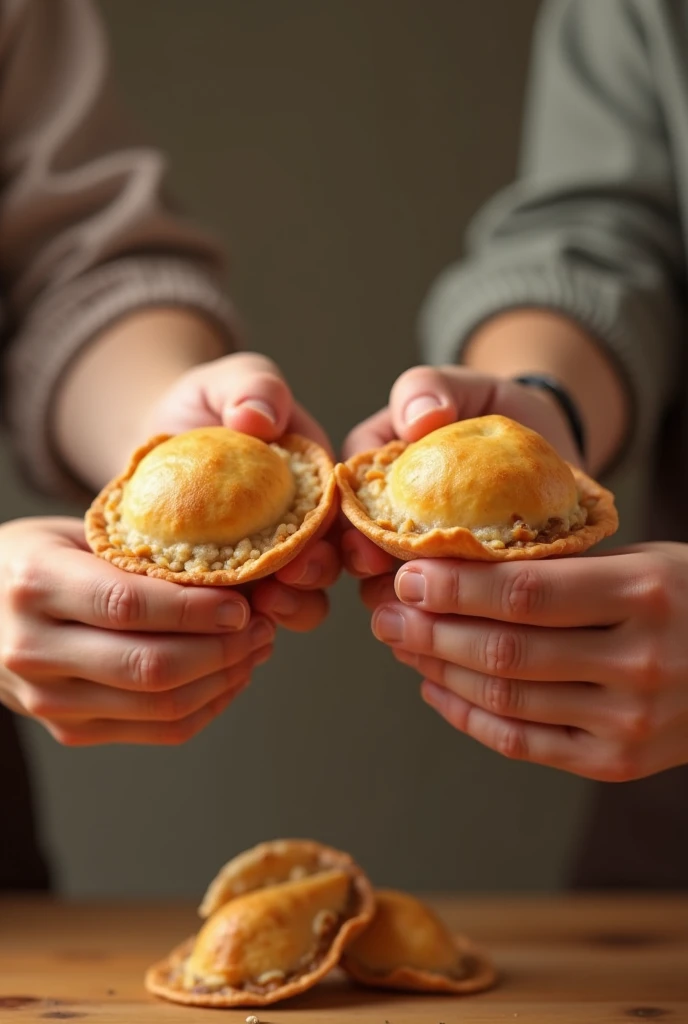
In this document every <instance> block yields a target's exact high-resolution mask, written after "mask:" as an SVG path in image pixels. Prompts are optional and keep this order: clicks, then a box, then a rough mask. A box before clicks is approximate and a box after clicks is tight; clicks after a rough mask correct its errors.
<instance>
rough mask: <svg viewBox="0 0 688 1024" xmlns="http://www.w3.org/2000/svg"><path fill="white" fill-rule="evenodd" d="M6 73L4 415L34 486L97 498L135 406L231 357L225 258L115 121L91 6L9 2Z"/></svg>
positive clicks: (154, 158) (119, 454)
mask: <svg viewBox="0 0 688 1024" xmlns="http://www.w3.org/2000/svg"><path fill="white" fill-rule="evenodd" d="M0 73H1V74H2V89H0V175H1V180H2V182H3V190H2V194H1V195H0V279H1V280H2V286H3V292H4V298H5V301H6V304H7V307H8V309H7V313H8V317H7V319H8V321H9V322H8V323H7V324H6V331H5V338H6V345H5V351H4V365H3V375H4V385H5V396H4V397H5V401H4V410H5V416H6V418H7V419H8V421H9V425H10V427H11V428H12V434H13V439H14V441H15V445H16V448H17V450H18V452H19V454H20V456H21V458H22V461H23V463H24V469H25V471H26V472H28V474H29V475H30V476H31V478H32V480H33V482H34V483H35V484H37V485H38V486H40V487H41V488H42V489H44V490H47V491H53V492H69V491H70V490H72V491H75V492H77V493H79V491H78V487H75V483H76V482H77V481H78V483H80V484H85V485H86V487H87V489H88V490H89V491H90V490H92V489H93V488H94V487H97V486H99V485H100V484H101V483H102V482H104V479H105V478H106V477H107V476H108V475H110V474H111V472H112V471H114V470H115V469H118V468H120V466H121V464H122V462H123V461H124V460H125V459H126V456H127V454H128V452H129V450H130V448H131V443H132V441H133V440H134V439H135V440H136V441H137V442H138V441H139V440H140V439H141V438H140V435H138V434H136V429H135V423H134V421H135V420H137V419H139V418H140V417H141V416H142V414H143V409H144V407H145V406H146V405H147V404H148V403H150V402H151V401H153V400H154V399H155V398H156V397H157V396H158V395H159V394H160V393H161V392H162V391H163V390H164V388H165V387H166V386H167V385H169V384H170V382H171V381H172V379H173V378H174V377H175V376H176V375H178V374H179V373H181V372H183V371H184V370H186V369H187V368H188V367H189V366H191V365H195V364H196V363H197V362H200V361H202V360H205V359H209V358H214V357H215V356H217V355H220V354H221V353H222V352H223V351H226V350H227V349H228V348H232V347H233V339H234V337H235V334H236V330H235V323H234V316H233V312H232V309H231V307H230V304H229V302H228V301H227V299H226V297H225V295H224V293H223V290H222V288H221V284H220V272H221V269H222V256H221V254H220V251H219V249H218V247H217V246H216V245H215V243H214V242H213V241H211V240H210V239H208V238H207V237H205V236H204V235H203V234H202V233H201V232H200V231H198V230H197V229H196V227H195V226H193V225H192V224H191V222H189V221H187V220H185V219H184V218H183V217H182V216H181V215H180V214H178V213H177V212H173V210H172V208H171V206H170V205H169V203H168V201H167V198H166V195H165V177H166V173H165V172H166V168H165V161H164V158H163V156H162V155H161V154H160V153H159V152H158V151H157V150H155V149H152V148H150V147H148V146H145V145H142V144H141V143H140V142H139V140H138V139H137V138H136V136H135V134H134V132H133V131H132V129H131V127H130V126H129V125H128V124H127V123H126V122H125V120H124V118H123V117H122V115H121V113H120V111H119V108H118V104H117V100H116V97H115V95H114V91H113V87H112V83H111V80H110V77H111V74H110V59H109V54H108V49H107V44H106V40H105V38H104V35H103V31H102V27H101V25H100V23H99V21H98V19H97V16H96V13H95V10H94V7H93V6H92V5H91V3H90V0H51V2H50V3H47V4H46V3H42V2H40V0H39V2H34V0H19V2H17V3H14V4H12V5H10V4H3V5H2V7H0ZM99 453H100V454H99ZM75 477H76V481H75V479H74V478H75Z"/></svg>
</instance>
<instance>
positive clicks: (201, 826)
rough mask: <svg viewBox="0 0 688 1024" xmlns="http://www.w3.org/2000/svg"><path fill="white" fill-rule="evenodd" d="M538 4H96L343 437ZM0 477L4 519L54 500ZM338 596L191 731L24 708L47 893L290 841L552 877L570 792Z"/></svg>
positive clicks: (510, 124) (379, 385)
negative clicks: (112, 727)
mask: <svg viewBox="0 0 688 1024" xmlns="http://www.w3.org/2000/svg"><path fill="white" fill-rule="evenodd" d="M536 6H537V4H536V2H535V0H519V2H518V3H514V2H513V0H468V2H461V3H459V2H457V0H422V2H421V0H195V2H193V3H192V2H191V0H145V2H141V0H103V2H102V9H103V12H104V14H105V17H106V20H107V23H108V26H109V29H110V31H111V37H112V43H113V47H114V53H115V57H116V61H117V65H118V67H119V78H120V82H121V88H122V92H123V94H124V96H125V98H126V99H127V100H128V101H129V103H130V105H131V107H132V109H133V111H134V113H135V115H136V117H137V118H138V120H139V122H140V124H141V125H142V127H143V128H144V130H145V131H146V132H147V134H148V135H149V137H150V138H151V139H152V140H154V141H156V142H157V143H159V144H160V145H161V146H163V147H164V148H165V149H166V150H167V151H168V153H169V154H170V158H171V164H172V166H173V168H174V174H173V181H174V185H175V188H176V190H177V192H178V193H179V195H180V196H181V197H183V200H184V202H185V203H186V204H187V205H188V206H189V207H190V208H191V209H193V210H194V211H195V212H196V213H197V214H198V215H199V216H201V217H202V218H203V220H204V221H205V222H206V224H208V225H210V226H211V227H213V228H214V229H215V231H216V232H217V233H218V234H219V235H220V236H221V237H222V238H223V239H224V240H226V242H227V244H228V245H229V247H230V249H231V253H232V264H233V266H232V289H233V295H234V297H235V299H236V302H237V304H238V306H239V308H240V310H241V311H242V313H243V315H244V318H245V320H246V321H247V323H248V325H249V328H250V339H251V344H252V345H253V346H254V347H256V348H258V349H262V350H263V351H265V352H267V353H269V354H270V355H272V356H273V357H274V358H275V359H277V360H278V361H279V362H280V363H281V365H282V366H283V368H284V370H285V373H286V374H287V376H288V378H289V379H290V381H291V382H292V384H293V386H294V389H295V391H296V393H297V395H298V397H299V398H300V399H301V400H302V401H303V402H305V404H306V405H307V406H309V407H310V409H311V410H312V411H313V412H314V413H315V414H316V415H317V416H318V417H320V419H321V420H322V422H323V423H324V424H325V426H326V427H327V428H328V430H329V431H330V432H331V435H332V437H333V439H334V440H335V442H337V443H338V442H339V441H340V440H341V439H342V438H343V436H344V434H345V432H346V430H347V428H348V427H349V426H351V425H353V424H354V423H355V422H356V421H357V420H358V419H360V418H361V417H363V416H365V415H367V414H368V413H370V412H372V411H373V410H374V409H375V408H377V407H378V406H380V405H381V404H382V403H384V401H385V397H386V393H387V391H388V389H389V386H390V385H391V383H392V381H393V380H394V378H395V376H396V375H397V374H398V373H399V372H400V371H401V370H403V369H404V368H405V367H407V366H409V365H410V364H411V363H413V362H414V361H417V359H418V355H417V353H416V350H415V342H414V318H415V315H416V311H417V308H418V305H419V303H420V301H421V298H422V296H423V294H424V291H425V289H426V288H427V286H428V285H429V283H430V282H431V280H432V278H433V276H434V275H435V273H436V272H438V271H439V270H440V268H441V267H442V266H443V265H444V264H445V263H446V262H448V261H449V260H450V259H452V258H454V257H455V255H456V254H457V253H458V251H459V247H460V239H461V234H462V230H463V228H464V226H465V223H466V221H467V219H468V217H469V215H470V213H471V212H472V211H473V210H475V208H476V207H477V206H478V204H479V203H480V202H481V201H482V200H483V199H485V198H486V197H487V196H488V195H489V194H490V193H491V192H492V191H493V190H494V189H495V188H497V187H498V186H499V185H501V184H503V183H505V182H506V181H507V180H508V179H509V177H510V175H511V173H512V170H513V166H514V158H515V153H516V145H517V138H518V127H519V118H520V108H521V99H522V89H523V82H524V74H525V67H526V61H527V54H528V47H529V38H530V30H531V25H532V19H533V14H534V11H535V9H536ZM3 472H4V473H9V469H8V467H7V466H4V469H3ZM3 491H4V497H3V505H2V508H1V509H0V511H1V512H2V514H3V515H4V516H10V515H16V514H23V513H26V512H35V511H40V510H42V509H43V508H44V507H45V506H44V505H43V504H41V503H40V502H38V501H36V499H35V498H31V497H29V496H28V495H26V494H25V493H24V492H23V491H22V490H21V488H20V487H19V485H12V486H11V487H4V488H3ZM332 605H333V608H332V615H331V617H330V619H329V621H328V622H327V624H326V625H325V626H324V627H323V628H321V629H320V630H319V631H318V632H317V633H316V634H314V635H310V636H297V637H294V636H288V635H285V636H281V637H280V639H279V642H278V645H277V653H276V656H275V658H274V660H273V661H272V662H271V663H270V664H269V665H268V666H267V667H264V668H262V669H260V670H259V674H258V676H257V678H256V681H255V685H254V686H253V687H252V688H251V689H250V690H249V691H248V692H247V693H246V694H245V695H243V696H242V697H241V698H240V700H239V701H238V702H237V703H236V705H235V706H233V707H232V708H230V710H229V711H228V712H226V713H225V714H224V716H223V717H222V718H221V720H219V721H217V722H215V723H214V724H213V725H212V727H211V728H209V729H208V730H207V731H206V732H205V733H204V734H203V735H202V736H200V737H198V738H197V739H196V740H195V741H193V742H192V743H191V744H189V745H188V746H186V747H182V748H180V749H173V750H166V749H161V750H155V749H146V750H142V749H138V748H105V749H95V750H85V751H75V750H64V749H61V748H59V747H58V746H57V745H56V744H55V743H54V742H53V741H52V740H50V739H49V738H48V737H47V735H45V734H44V733H43V732H42V731H41V730H40V729H39V728H37V727H35V726H31V725H29V726H27V727H26V730H25V731H26V735H27V736H28V738H29V742H30V745H31V749H32V752H33V755H34V764H35V772H36V777H37V780H38V781H39V783H40V790H41V806H42V810H43V814H44V822H45V835H46V839H47V841H48V843H49V847H50V849H51V851H52V853H53V855H54V858H55V861H56V864H57V866H58V869H59V879H60V882H61V885H62V886H63V887H64V889H65V891H68V892H69V893H71V894H78V895H91V894H110V895H112V894H136V895H142V894H149V895H163V894H180V895H190V896H196V895H198V894H199V892H200V891H201V890H202V888H203V887H204V885H205V883H206V882H207V880H208V879H209V877H210V875H211V874H212V873H213V872H214V871H215V869H216V868H217V867H218V866H219V864H220V863H221V862H223V861H224V860H225V859H226V858H228V857H229V856H231V855H233V854H234V853H236V852H237V851H239V850H240V849H242V848H244V847H246V846H249V845H251V844H253V843H254V842H257V841H259V840H261V839H265V838H268V837H272V836H275V835H294V834H295V835H308V836H313V837H317V838H319V839H322V840H325V841H328V842H331V843H334V844H340V845H341V846H342V847H345V848H347V849H350V850H352V851H353V852H354V853H355V854H356V855H357V856H358V857H359V858H360V859H361V861H362V862H363V863H364V864H365V865H366V867H367V868H368V869H369V871H370V872H371V874H372V876H373V878H374V880H375V881H376V882H378V883H387V884H394V885H405V886H413V887H419V888H425V889H443V888H444V889H476V888H477V889H491V890H492V889H500V888H503V889H515V888H530V889H539V888H549V887H553V886H555V885H557V884H558V882H559V881H560V879H561V877H562V872H563V870H564V865H565V858H566V854H567V850H568V847H569V843H570V841H571V839H572V837H573V835H574V832H575V830H576V828H577V826H578V823H579V820H580V814H581V811H582V807H583V800H584V796H585V786H584V784H582V783H581V782H580V781H579V780H575V779H572V778H568V777H565V776H563V775H558V774H557V773H555V772H552V771H548V770H544V769H539V768H535V767H532V766H528V765H522V764H512V763H509V762H507V761H505V760H502V759H500V758H499V757H498V756H497V755H495V754H492V753H490V752H487V751H485V750H483V749H481V748H479V747H478V746H477V745H476V744H474V743H473V742H472V741H470V740H468V739H466V738H464V737H462V736H460V735H458V734H456V733H454V732H453V731H452V730H451V729H450V728H449V727H448V726H447V725H445V724H444V723H443V722H442V721H441V720H440V719H439V718H438V717H437V716H435V715H434V714H433V713H432V712H431V711H430V710H429V709H427V708H426V707H425V706H424V705H423V704H422V702H421V701H420V699H419V697H418V685H417V681H416V678H415V676H414V675H413V673H411V672H410V671H408V670H405V669H403V668H401V667H399V666H398V665H397V664H396V663H395V662H394V661H393V660H392V658H391V657H390V656H388V654H387V652H386V651H385V650H384V649H383V648H382V647H381V646H380V645H378V644H377V643H376V642H375V641H374V640H373V638H372V636H371V635H370V630H369V623H368V617H367V615H366V613H365V611H364V610H363V608H362V606H359V604H358V602H357V597H356V591H355V587H354V586H353V585H352V584H351V583H350V582H349V581H343V582H342V583H341V584H340V585H339V586H338V587H337V588H336V590H335V592H334V594H333V598H332Z"/></svg>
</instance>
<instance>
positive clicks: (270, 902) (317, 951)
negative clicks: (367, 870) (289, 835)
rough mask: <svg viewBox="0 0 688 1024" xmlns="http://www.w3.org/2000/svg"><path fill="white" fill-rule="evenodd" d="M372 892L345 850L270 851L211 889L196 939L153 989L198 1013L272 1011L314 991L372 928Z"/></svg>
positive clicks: (177, 952)
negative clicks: (269, 1008) (283, 1002)
mask: <svg viewBox="0 0 688 1024" xmlns="http://www.w3.org/2000/svg"><path fill="white" fill-rule="evenodd" d="M374 909H375V902H374V896H373V891H372V888H371V885H370V882H369V881H368V879H367V877H366V876H365V874H364V873H363V871H362V870H361V869H360V868H359V867H358V865H357V864H355V863H354V861H353V860H352V858H351V857H350V856H349V855H348V854H346V853H342V852H340V851H339V850H334V849H332V848H331V847H328V846H322V845H321V844H319V843H315V842H311V841H309V840H276V841H274V842H269V843H262V844H261V845H259V846H256V847H255V848H254V849H252V850H249V851H247V852H246V853H243V854H241V855H240V856H239V857H236V858H235V859H234V860H233V861H230V862H229V864H227V865H226V866H225V867H224V868H223V869H222V871H220V873H219V875H218V877H217V878H216V879H215V881H214V882H213V883H212V884H211V886H210V888H209V889H208V892H207V893H206V896H205V898H204V900H203V903H202V904H201V907H200V914H201V916H202V917H203V918H205V921H204V924H203V925H202V926H201V928H200V931H199V932H198V934H197V935H196V936H195V937H193V938H191V939H188V940H187V941H186V942H184V943H183V944H182V945H181V946H178V947H177V948H176V949H174V950H173V951H172V952H171V953H170V955H169V956H168V957H167V958H166V959H165V960H163V961H161V962H160V963H158V964H155V965H154V966H153V967H151V968H150V970H149V971H148V972H147V974H146V987H147V989H148V990H149V991H150V992H152V993H154V994H155V995H158V996H163V997H164V998H166V999H170V1000H172V1001H173V1002H178V1003H186V1004H189V1005H193V1006H210V1007H213V1006H214V1007H223V1006H265V1005H267V1004H269V1003H276V1002H278V1001H279V1000H282V999H287V998H289V997H290V996H294V995H297V994H298V993H300V992H304V991H306V990H307V989H309V988H312V987H313V986H314V985H315V984H316V983H317V982H318V981H319V979H320V978H322V977H324V975H325V974H327V973H328V971H330V970H331V969H332V968H333V967H334V966H336V964H337V963H338V962H339V960H340V957H341V955H342V952H343V950H344V948H345V946H346V945H347V943H349V942H350V941H351V940H353V939H354V938H355V937H356V936H357V935H358V934H359V932H361V931H362V930H363V929H364V928H365V927H366V925H367V924H369V923H370V921H371V920H372V917H373V912H374Z"/></svg>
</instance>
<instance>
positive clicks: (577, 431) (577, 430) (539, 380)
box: [513, 373, 586, 460]
mask: <svg viewBox="0 0 688 1024" xmlns="http://www.w3.org/2000/svg"><path fill="white" fill-rule="evenodd" d="M513 380H514V383H515V384H525V385H526V387H531V388H540V390H541V391H549V393H550V395H553V397H554V398H556V400H557V402H558V403H559V407H560V408H561V411H562V412H563V413H564V415H565V416H566V419H567V420H568V422H569V427H570V428H571V433H572V434H573V437H574V440H575V442H576V445H577V447H578V451H579V452H580V454H581V458H582V459H583V460H585V456H586V438H585V427H584V426H583V419H582V417H581V414H580V413H579V411H578V406H577V405H576V403H575V402H574V400H573V399H572V398H571V395H570V394H569V393H568V391H567V390H566V388H563V387H562V386H561V384H560V383H559V381H558V380H556V379H555V378H554V377H547V376H546V375H545V374H541V373H528V374H524V375H523V376H522V377H514V378H513Z"/></svg>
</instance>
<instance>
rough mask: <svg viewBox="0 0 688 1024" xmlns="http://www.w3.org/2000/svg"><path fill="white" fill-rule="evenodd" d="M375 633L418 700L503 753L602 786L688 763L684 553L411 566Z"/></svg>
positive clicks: (640, 550) (658, 550)
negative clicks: (407, 674)
mask: <svg viewBox="0 0 688 1024" xmlns="http://www.w3.org/2000/svg"><path fill="white" fill-rule="evenodd" d="M394 588H395V591H396V596H391V597H390V594H389V591H387V592H386V593H384V594H383V595H382V603H381V604H379V605H378V607H377V610H376V611H375V613H374V615H373V631H374V633H375V635H376V636H377V637H378V639H380V640H382V641H383V642H385V643H387V644H389V645H390V647H391V648H392V651H393V653H394V655H395V657H396V658H397V659H398V660H399V661H401V662H403V663H404V664H406V665H410V666H412V667H413V668H415V669H417V670H418V671H419V672H420V673H421V675H422V676H423V677H424V681H423V684H422V696H423V698H424V699H425V701H426V702H427V703H428V704H429V705H430V706H431V707H433V708H434V709H435V710H436V711H437V712H438V713H439V714H440V715H442V717H443V718H445V719H446V720H447V721H448V722H449V723H450V724H451V725H453V726H454V727H455V728H456V729H458V730H459V731H461V732H464V733H466V734H467V735H469V736H472V737H473V738H474V739H476V740H478V741H479V742H480V743H483V744H484V745H485V746H487V747H490V748H492V749H493V750H496V751H498V752H499V753H501V754H504V755H505V756H507V757H511V758H517V759H520V760H526V761H532V762H534V763H536V764H544V765H549V766H550V767H553V768H560V769H563V770H565V771H569V772H572V773H574V774H576V775H583V776H586V777H588V778H592V779H598V780H602V781H627V780H630V779H638V778H642V777H643V776H646V775H652V774H654V773H656V772H660V771H663V770H665V769H667V768H671V767H674V766H677V765H680V764H686V763H688V636H687V634H686V621H688V546H686V545H680V544H647V545H640V546H637V547H633V548H628V549H626V550H623V551H619V552H617V553H613V554H609V555H600V556H596V557H590V558H572V559H552V560H549V561H537V562H502V563H495V564H482V563H474V562H460V561H455V560H449V559H447V560H445V559H425V560H418V561H414V562H409V563H406V564H405V565H403V566H402V567H401V569H400V570H399V571H398V573H397V575H396V579H395V582H394Z"/></svg>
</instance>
